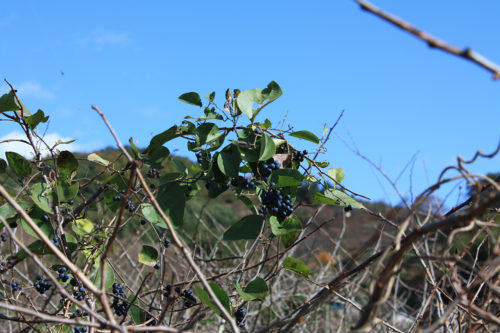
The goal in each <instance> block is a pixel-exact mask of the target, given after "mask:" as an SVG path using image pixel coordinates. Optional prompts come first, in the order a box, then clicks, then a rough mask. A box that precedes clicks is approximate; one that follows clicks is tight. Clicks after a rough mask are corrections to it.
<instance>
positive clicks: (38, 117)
mask: <svg viewBox="0 0 500 333" xmlns="http://www.w3.org/2000/svg"><path fill="white" fill-rule="evenodd" d="M24 120H25V121H26V124H28V127H29V128H30V129H32V130H33V129H35V127H37V126H38V124H40V123H46V122H47V120H49V116H46V115H45V114H44V113H43V111H42V110H40V109H38V111H37V112H35V113H34V114H32V115H31V116H28V117H25V118H24Z"/></svg>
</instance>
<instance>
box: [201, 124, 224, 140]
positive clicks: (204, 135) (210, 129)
mask: <svg viewBox="0 0 500 333" xmlns="http://www.w3.org/2000/svg"><path fill="white" fill-rule="evenodd" d="M196 134H197V135H198V138H199V144H200V145H204V144H205V143H209V142H212V141H214V140H217V138H218V137H220V136H221V135H222V133H221V132H220V131H219V128H218V127H217V125H215V124H214V123H203V124H201V125H200V126H198V128H196Z"/></svg>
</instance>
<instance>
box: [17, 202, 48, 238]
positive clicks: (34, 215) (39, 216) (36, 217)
mask: <svg viewBox="0 0 500 333" xmlns="http://www.w3.org/2000/svg"><path fill="white" fill-rule="evenodd" d="M29 216H30V217H31V219H32V220H33V222H35V224H36V225H37V226H38V227H39V228H40V229H41V230H42V232H43V233H44V234H45V235H46V236H47V237H48V238H51V239H52V238H53V237H54V236H55V232H54V228H53V227H52V223H51V222H50V219H45V218H44V216H46V217H49V216H50V215H48V214H47V213H46V212H45V211H43V210H41V209H40V208H38V207H37V206H34V207H33V209H31V211H30V212H29ZM19 220H20V222H21V223H20V224H21V227H22V228H23V230H24V231H25V232H26V233H27V234H28V235H30V236H32V237H34V238H40V237H38V235H37V234H36V233H35V231H34V230H33V229H32V228H31V227H30V226H29V224H28V223H27V222H26V221H25V220H24V219H19Z"/></svg>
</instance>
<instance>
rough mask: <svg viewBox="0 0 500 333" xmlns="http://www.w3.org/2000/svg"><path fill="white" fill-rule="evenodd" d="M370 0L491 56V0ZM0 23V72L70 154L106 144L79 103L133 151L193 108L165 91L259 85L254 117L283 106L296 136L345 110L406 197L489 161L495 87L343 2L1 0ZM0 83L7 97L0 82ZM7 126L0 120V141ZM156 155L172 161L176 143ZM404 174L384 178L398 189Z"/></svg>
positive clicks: (344, 151) (357, 167)
mask: <svg viewBox="0 0 500 333" xmlns="http://www.w3.org/2000/svg"><path fill="white" fill-rule="evenodd" d="M375 4H376V5H377V6H379V7H381V8H383V9H385V10H387V11H389V12H391V13H393V14H395V15H398V16H400V17H402V18H404V19H406V20H407V21H409V22H411V23H413V24H414V25H416V26H417V27H419V28H421V29H423V30H425V31H428V32H430V33H431V34H433V35H435V36H437V37H439V38H441V39H443V40H445V41H447V42H449V43H452V44H454V45H457V46H459V47H466V46H470V47H472V48H473V49H474V50H475V51H477V52H480V53H482V54H483V55H485V56H487V57H489V58H490V59H491V60H493V61H495V62H497V63H500V43H499V37H498V36H499V35H500V21H499V20H498V13H500V2H498V1H494V0H490V1H480V2H477V1H476V2H472V1H461V0H458V1H457V0H455V1H450V0H449V1H422V0H421V1H386V0H384V1H382V0H380V1H376V2H375ZM0 29H1V38H0V64H1V65H2V66H1V75H2V78H7V79H8V80H9V81H10V82H11V83H13V84H14V85H15V86H16V87H17V88H18V90H19V91H20V94H21V97H22V99H23V101H24V102H25V104H26V105H28V107H29V108H31V109H32V110H36V109H38V108H41V109H42V110H44V111H45V112H46V113H48V114H49V115H50V116H51V121H50V124H49V128H48V130H47V133H48V135H53V136H59V137H64V138H75V139H78V141H77V143H78V146H76V148H78V149H82V150H87V151H91V150H93V149H97V148H102V147H105V146H108V145H112V144H113V140H112V138H111V136H110V134H109V133H108V132H107V130H106V128H105V126H104V124H103V123H102V122H101V120H100V119H99V117H98V116H97V114H96V113H95V112H94V111H92V110H91V109H90V105H91V104H96V105H98V106H99V107H100V108H101V110H103V112H105V113H106V115H107V116H108V118H109V120H110V122H111V123H112V125H113V126H114V128H115V130H116V131H117V132H118V133H119V136H120V138H121V139H122V140H123V141H126V140H128V138H129V137H130V136H133V137H134V139H135V140H136V141H138V143H139V145H140V146H145V145H147V144H148V142H149V140H150V138H151V137H152V135H154V134H157V133H159V132H161V131H163V130H165V129H166V128H168V127H170V126H171V125H172V124H175V123H180V122H181V121H182V118H183V117H184V116H185V115H187V114H190V115H196V114H199V113H200V112H201V111H200V110H199V109H197V108H196V107H193V106H189V105H186V104H183V103H181V102H179V101H178V100H177V97H178V96H179V95H180V94H182V93H184V92H188V91H197V92H199V93H200V95H202V96H203V95H204V94H206V93H210V92H211V91H216V92H217V93H218V96H219V97H222V96H223V93H224V91H225V89H226V88H228V87H231V88H239V89H241V90H246V89H252V88H264V87H265V86H266V85H267V83H268V82H270V81H271V80H274V81H276V82H278V83H279V84H280V86H281V88H282V90H283V92H284V94H283V96H282V97H281V98H280V99H279V100H278V101H276V102H275V103H273V104H272V105H270V106H269V107H268V108H267V109H265V111H263V113H261V115H262V117H269V118H270V119H271V120H273V121H274V122H278V121H280V120H281V119H283V117H284V116H285V114H286V113H287V112H288V116H287V119H286V122H287V123H290V124H292V125H294V127H295V129H297V130H301V129H307V130H310V131H313V132H315V133H317V134H318V135H320V134H321V133H322V132H323V126H324V124H325V123H326V124H328V125H331V124H333V123H334V122H335V120H336V119H337V117H338V116H339V114H340V112H341V111H342V110H345V114H344V117H343V118H342V120H341V122H340V124H339V125H338V127H337V128H336V134H338V135H339V136H340V137H342V138H343V139H344V140H347V141H348V142H351V143H352V141H351V138H352V140H354V142H355V144H356V146H357V147H358V148H359V150H360V151H361V152H362V153H363V154H364V155H366V156H367V157H368V158H370V159H372V160H373V161H375V162H376V163H380V164H381V166H382V168H383V169H384V170H385V172H386V173H387V174H388V175H389V176H390V177H392V178H396V177H398V175H399V174H400V173H401V171H402V170H403V168H404V167H405V165H407V164H408V162H409V161H410V160H411V159H412V156H414V155H415V154H417V155H416V159H415V163H414V164H413V165H414V166H413V168H412V170H413V172H412V177H411V179H412V183H411V189H412V191H413V192H414V193H415V194H416V193H419V192H420V191H421V190H423V189H424V188H425V187H426V186H428V185H430V184H431V183H433V182H434V181H435V180H436V179H437V177H438V175H439V172H440V171H441V170H442V169H443V168H444V167H446V166H447V165H449V164H452V163H454V161H455V158H456V156H457V155H460V156H462V157H464V158H468V157H471V156H472V155H473V154H474V152H475V151H476V150H477V149H482V150H483V151H485V152H490V151H492V150H493V149H494V148H495V147H496V145H497V144H498V142H499V140H500V130H499V128H500V127H499V122H498V115H499V111H500V99H499V97H500V93H499V89H500V81H497V82H495V81H493V80H492V79H491V75H490V74H489V73H488V72H486V71H485V70H483V69H482V68H480V67H478V66H476V65H474V64H472V63H469V62H467V61H465V60H462V59H459V58H456V57H453V56H451V55H448V54H445V53H443V52H441V51H436V50H431V49H429V48H427V47H426V45H425V44H424V43H423V42H421V41H419V40H417V39H415V38H414V37H412V36H410V35H408V34H407V33H405V32H402V31H400V30H398V29H396V28H394V27H393V26H391V25H390V24H388V23H386V22H384V21H382V20H380V19H379V18H377V17H375V16H373V15H371V14H368V13H366V12H363V11H361V10H360V9H359V6H357V5H356V4H355V3H354V2H353V1H350V0H342V1H314V2H304V1H251V2H235V1H231V2H229V1H217V2H214V1H211V2H208V1H177V2H169V1H148V2H147V3H146V2H124V1H105V2H104V1H100V2H94V1H87V2H85V3H77V2H71V1H50V2H39V1H23V2H18V1H3V2H2V3H1V4H0ZM62 73H64V75H63V74H62ZM0 90H1V91H2V92H6V91H7V86H6V85H5V84H4V83H3V82H2V84H1V85H0ZM14 130H15V129H14V128H13V127H12V126H11V125H10V124H6V123H0V138H5V136H6V135H14V134H13V131H14ZM169 148H170V149H171V150H173V149H179V151H178V153H179V154H181V155H187V150H186V149H185V143H183V142H174V143H173V144H172V145H170V146H169ZM305 148H307V149H312V148H313V147H312V146H309V145H305ZM327 148H328V152H327V153H326V154H325V155H324V156H322V157H321V158H322V159H325V160H329V161H330V162H331V163H332V166H334V167H342V168H344V170H345V171H346V180H345V184H346V185H347V186H348V187H350V188H351V189H352V190H354V191H356V192H359V193H363V194H365V195H366V196H368V197H371V198H373V199H376V200H378V199H380V200H385V201H389V202H392V203H397V202H398V200H397V196H396V195H395V194H394V192H393V191H392V189H391V188H390V186H389V185H388V184H387V183H386V182H385V181H384V180H383V179H382V177H381V176H380V174H378V173H377V172H376V171H374V169H373V168H372V167H370V166H369V165H368V164H367V163H366V162H365V161H363V160H362V159H360V158H359V157H358V156H356V155H355V154H353V153H352V152H351V151H350V150H349V149H348V148H347V147H346V145H345V144H344V143H343V142H342V141H341V140H340V139H339V138H338V137H337V136H333V138H332V140H331V141H330V142H329V143H328V145H327ZM499 162H500V159H499V158H498V157H497V158H496V159H494V160H484V161H483V160H482V161H480V162H479V163H477V164H476V165H474V167H472V168H471V170H472V171H474V172H480V173H486V172H490V171H498V169H499V165H500V163H499ZM409 170H410V169H407V170H406V172H405V173H404V174H403V175H402V176H401V177H400V178H399V180H398V183H397V184H398V186H400V190H401V192H403V194H404V195H406V196H409V190H410V172H409ZM441 195H443V196H444V195H446V192H442V193H441ZM454 200H455V199H454ZM452 204H454V202H449V205H452Z"/></svg>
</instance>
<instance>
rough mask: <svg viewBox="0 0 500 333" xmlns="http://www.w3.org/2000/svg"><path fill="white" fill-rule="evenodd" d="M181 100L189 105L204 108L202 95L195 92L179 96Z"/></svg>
mask: <svg viewBox="0 0 500 333" xmlns="http://www.w3.org/2000/svg"><path fill="white" fill-rule="evenodd" d="M179 100H181V101H183V102H185V103H188V104H193V105H198V106H200V107H202V106H203V104H201V98H200V95H198V93H195V92H188V93H185V94H182V95H180V96H179Z"/></svg>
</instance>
